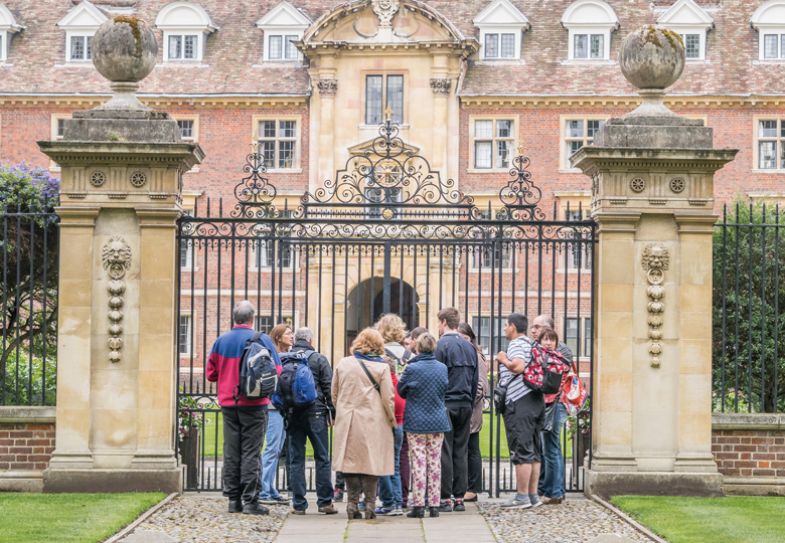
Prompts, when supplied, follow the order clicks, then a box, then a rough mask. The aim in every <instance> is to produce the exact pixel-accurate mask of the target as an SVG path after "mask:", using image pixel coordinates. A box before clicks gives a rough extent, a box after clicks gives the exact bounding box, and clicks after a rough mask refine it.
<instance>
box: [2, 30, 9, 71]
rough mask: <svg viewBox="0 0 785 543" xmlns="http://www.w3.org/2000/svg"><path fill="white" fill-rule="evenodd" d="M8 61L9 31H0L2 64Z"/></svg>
mask: <svg viewBox="0 0 785 543" xmlns="http://www.w3.org/2000/svg"><path fill="white" fill-rule="evenodd" d="M7 60H8V31H7V30H5V29H0V64H5V63H6V61H7Z"/></svg>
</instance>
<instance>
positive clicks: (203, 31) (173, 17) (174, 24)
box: [155, 1, 218, 65]
mask: <svg viewBox="0 0 785 543" xmlns="http://www.w3.org/2000/svg"><path fill="white" fill-rule="evenodd" d="M155 26H156V28H158V29H160V30H162V31H163V47H162V49H163V63H164V64H174V65H200V64H201V62H202V60H203V59H204V51H205V44H206V41H207V36H208V34H210V33H212V32H215V31H216V30H218V27H217V26H215V25H214V24H213V23H212V21H211V19H210V16H209V15H208V14H207V12H206V11H205V9H204V8H203V7H201V6H200V5H198V4H195V3H193V2H186V1H176V2H170V3H169V4H166V5H165V6H164V7H162V8H161V10H160V11H159V12H158V16H157V17H156V18H155ZM185 35H189V36H194V35H195V36H196V58H192V59H190V58H189V59H177V58H169V37H170V36H185ZM183 47H184V44H183Z"/></svg>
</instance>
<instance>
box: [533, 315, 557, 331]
mask: <svg viewBox="0 0 785 543" xmlns="http://www.w3.org/2000/svg"><path fill="white" fill-rule="evenodd" d="M534 320H536V321H537V320H544V321H545V326H547V327H548V328H550V329H551V330H554V329H555V327H554V323H553V317H551V316H550V315H537V318H536V319H534Z"/></svg>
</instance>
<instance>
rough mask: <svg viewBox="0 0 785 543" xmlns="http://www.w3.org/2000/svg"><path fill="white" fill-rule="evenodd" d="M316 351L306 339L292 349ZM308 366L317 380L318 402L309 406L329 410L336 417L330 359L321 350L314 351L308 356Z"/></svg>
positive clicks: (312, 409) (319, 409) (295, 350)
mask: <svg viewBox="0 0 785 543" xmlns="http://www.w3.org/2000/svg"><path fill="white" fill-rule="evenodd" d="M309 350H310V351H316V349H314V348H313V346H312V345H310V344H309V343H307V342H305V341H298V342H296V343H295V344H294V345H293V346H292V351H294V352H297V351H309ZM308 367H309V368H311V373H313V379H314V381H315V382H316V402H314V404H313V405H311V406H310V407H309V410H311V411H315V410H318V411H323V410H329V411H330V417H332V418H335V406H334V405H333V397H332V384H333V369H332V367H331V366H330V361H329V360H327V357H326V356H324V355H323V354H322V353H320V352H314V354H312V355H311V356H310V357H309V358H308Z"/></svg>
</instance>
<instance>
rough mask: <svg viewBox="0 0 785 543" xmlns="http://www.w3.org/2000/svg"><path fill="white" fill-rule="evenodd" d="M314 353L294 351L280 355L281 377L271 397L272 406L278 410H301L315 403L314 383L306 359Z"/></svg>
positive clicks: (310, 351)
mask: <svg viewBox="0 0 785 543" xmlns="http://www.w3.org/2000/svg"><path fill="white" fill-rule="evenodd" d="M315 352H316V351H312V350H306V351H294V352H288V353H282V354H281V355H280V356H281V364H282V365H283V368H282V369H281V375H280V376H279V377H278V389H277V390H276V392H275V394H274V395H273V398H272V400H273V405H275V407H277V408H278V409H283V410H288V409H294V408H296V409H302V408H303V407H308V406H309V405H311V404H312V403H313V402H315V401H316V396H317V393H316V381H315V380H314V378H313V372H311V368H310V366H308V359H309V358H310V357H311V356H312V355H313V354H314V353H315Z"/></svg>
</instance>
